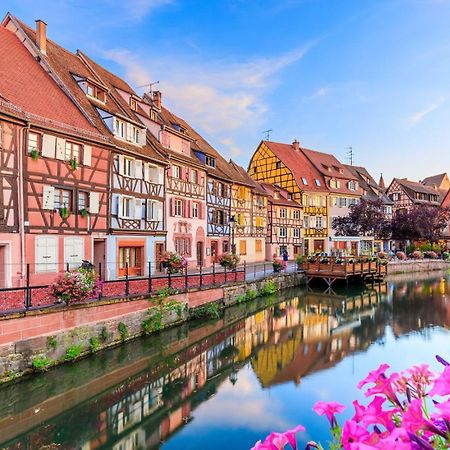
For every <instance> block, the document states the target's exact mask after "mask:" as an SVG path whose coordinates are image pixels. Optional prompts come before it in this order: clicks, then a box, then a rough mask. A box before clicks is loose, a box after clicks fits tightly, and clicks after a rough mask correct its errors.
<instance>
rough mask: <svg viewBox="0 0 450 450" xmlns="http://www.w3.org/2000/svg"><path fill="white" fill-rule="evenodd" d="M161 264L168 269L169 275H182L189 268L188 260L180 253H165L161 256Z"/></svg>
mask: <svg viewBox="0 0 450 450" xmlns="http://www.w3.org/2000/svg"><path fill="white" fill-rule="evenodd" d="M161 264H162V265H163V267H165V268H166V269H167V273H171V274H172V273H180V272H182V271H183V269H185V268H186V267H187V264H188V263H187V259H186V258H185V257H184V256H180V255H179V254H178V253H174V252H165V253H164V254H163V255H162V256H161Z"/></svg>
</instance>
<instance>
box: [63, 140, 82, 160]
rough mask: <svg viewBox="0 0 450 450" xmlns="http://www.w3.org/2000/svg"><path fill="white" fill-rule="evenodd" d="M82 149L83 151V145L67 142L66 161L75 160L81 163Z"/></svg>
mask: <svg viewBox="0 0 450 450" xmlns="http://www.w3.org/2000/svg"><path fill="white" fill-rule="evenodd" d="M80 149H81V145H79V144H74V143H73V142H69V141H66V149H65V154H64V157H65V159H66V161H70V160H71V159H73V160H75V161H77V162H79V161H80Z"/></svg>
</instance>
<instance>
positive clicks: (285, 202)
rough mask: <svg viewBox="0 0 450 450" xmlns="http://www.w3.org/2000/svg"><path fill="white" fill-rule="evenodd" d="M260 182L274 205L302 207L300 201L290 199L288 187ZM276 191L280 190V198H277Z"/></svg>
mask: <svg viewBox="0 0 450 450" xmlns="http://www.w3.org/2000/svg"><path fill="white" fill-rule="evenodd" d="M259 184H260V185H261V187H262V188H263V189H264V190H265V191H266V193H267V195H268V197H269V202H270V203H273V204H274V205H281V206H289V207H292V208H295V207H297V208H302V205H301V204H300V203H298V202H296V201H295V200H289V192H288V191H287V190H286V189H283V188H282V187H280V186H277V185H275V184H271V183H259ZM275 191H278V192H279V195H280V197H279V198H275V196H274V193H275Z"/></svg>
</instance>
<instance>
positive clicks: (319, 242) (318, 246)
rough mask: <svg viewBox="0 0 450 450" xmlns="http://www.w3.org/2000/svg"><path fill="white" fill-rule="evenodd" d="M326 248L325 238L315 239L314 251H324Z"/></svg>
mask: <svg viewBox="0 0 450 450" xmlns="http://www.w3.org/2000/svg"><path fill="white" fill-rule="evenodd" d="M324 249H325V245H324V241H323V239H315V240H314V251H315V252H323V251H324Z"/></svg>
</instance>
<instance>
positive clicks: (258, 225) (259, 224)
mask: <svg viewBox="0 0 450 450" xmlns="http://www.w3.org/2000/svg"><path fill="white" fill-rule="evenodd" d="M255 225H256V228H262V227H264V218H263V217H257V218H256V219H255Z"/></svg>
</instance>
